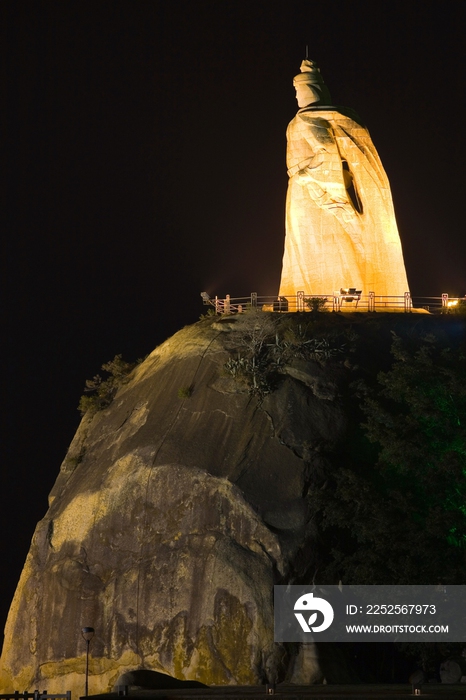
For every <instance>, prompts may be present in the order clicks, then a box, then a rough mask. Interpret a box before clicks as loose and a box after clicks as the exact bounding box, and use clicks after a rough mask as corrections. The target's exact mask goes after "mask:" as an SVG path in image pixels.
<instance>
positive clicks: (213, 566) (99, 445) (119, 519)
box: [1, 320, 346, 695]
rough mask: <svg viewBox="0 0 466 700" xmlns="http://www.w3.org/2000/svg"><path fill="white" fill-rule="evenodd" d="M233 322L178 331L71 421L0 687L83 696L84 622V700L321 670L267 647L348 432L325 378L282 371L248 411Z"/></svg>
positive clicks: (311, 366) (303, 364)
mask: <svg viewBox="0 0 466 700" xmlns="http://www.w3.org/2000/svg"><path fill="white" fill-rule="evenodd" d="M232 328H234V323H233V322H229V324H225V325H224V326H223V327H222V324H221V323H218V322H217V323H215V324H212V323H210V321H209V320H206V321H201V322H199V323H198V324H195V325H194V326H191V327H188V328H186V329H184V330H182V331H180V332H179V333H177V334H176V335H174V336H173V337H172V338H170V339H169V340H167V341H166V342H165V343H164V344H163V345H161V346H160V347H159V348H157V349H156V350H154V352H152V354H151V355H150V356H149V357H148V358H147V359H146V360H145V361H144V362H143V363H142V364H140V365H139V366H137V367H136V369H135V370H134V371H133V373H132V374H131V375H130V377H129V378H128V381H126V383H124V384H122V385H121V387H120V388H119V390H118V392H117V394H116V396H115V398H114V400H113V402H112V403H111V405H110V406H109V407H108V408H106V409H105V410H103V411H99V412H97V413H95V414H94V415H89V414H87V415H86V416H84V418H83V420H82V422H81V425H80V427H79V429H78V431H77V433H76V436H75V438H74V439H73V442H72V443H71V446H70V448H69V451H68V454H67V456H66V458H65V460H64V462H63V464H62V466H61V470H60V473H59V476H58V478H57V481H56V483H55V486H54V487H53V490H52V492H51V494H50V507H49V510H48V512H47V514H46V516H45V517H44V519H43V520H42V521H41V522H40V523H39V524H38V526H37V529H36V532H35V534H34V537H33V540H32V544H31V549H30V552H29V555H28V557H27V561H26V563H25V566H24V570H23V573H22V576H21V579H20V582H19V585H18V588H17V591H16V594H15V598H14V600H13V603H12V606H11V610H10V614H9V618H8V622H7V626H6V634H5V645H4V649H3V655H2V676H1V679H2V683H1V685H2V687H3V689H4V690H5V691H9V690H12V689H15V688H19V689H21V690H22V689H24V688H29V689H30V688H35V687H41V688H42V687H47V688H52V686H53V692H61V691H63V690H66V689H71V690H72V691H73V692H76V693H78V695H79V694H81V693H82V690H83V686H84V682H83V674H84V668H85V643H84V641H83V639H82V638H81V636H80V630H81V628H82V627H83V626H86V625H92V626H93V627H94V628H95V630H96V636H95V638H94V640H93V641H92V643H91V661H90V680H89V692H90V693H91V694H92V693H97V692H105V691H106V690H108V689H110V688H111V687H112V686H113V685H114V684H115V682H116V681H117V679H118V678H119V677H120V676H121V675H122V674H124V673H126V672H130V671H133V670H136V669H149V670H153V671H159V672H162V673H167V674H170V675H172V676H175V677H177V678H179V679H191V680H198V681H201V682H203V683H207V684H256V683H261V682H265V681H267V680H268V681H269V682H273V681H280V680H284V679H285V678H287V679H288V680H291V678H292V677H293V673H294V674H295V676H296V677H299V679H300V682H303V680H305V681H307V682H312V681H313V680H318V679H319V678H320V677H321V676H322V671H321V669H320V668H319V663H318V658H317V657H316V654H315V653H314V652H312V653H309V654H307V656H309V659H307V657H306V658H305V656H306V655H303V654H301V655H300V656H299V658H298V657H297V656H296V655H295V656H294V657H292V656H290V652H289V651H288V650H286V649H284V648H283V647H281V646H280V645H276V644H274V642H273V607H272V593H273V584H274V583H283V582H287V581H289V582H293V581H294V580H296V577H299V576H302V575H303V574H304V572H305V571H306V567H309V566H310V564H311V562H312V541H313V536H314V534H313V529H312V526H311V524H310V516H311V513H310V510H311V509H312V488H313V483H315V482H316V481H318V480H319V478H320V475H321V474H322V472H324V471H325V461H326V459H327V457H328V456H329V455H330V454H331V453H332V452H333V451H334V450H335V449H336V446H337V445H338V443H339V442H340V441H341V439H342V438H343V436H344V434H345V428H346V420H345V414H344V409H343V406H342V402H341V399H340V398H339V377H338V372H337V373H333V374H329V373H326V372H325V371H323V369H322V367H321V366H320V365H319V364H318V363H317V362H312V361H304V360H296V361H293V362H290V363H289V364H288V366H285V367H283V368H282V370H281V371H282V378H281V381H280V383H279V384H278V386H277V388H276V389H275V391H273V392H272V393H270V394H268V395H267V396H266V397H265V398H264V400H263V402H262V403H260V402H258V400H257V398H255V397H252V396H250V395H249V394H248V392H247V391H246V390H245V388H244V387H243V386H241V384H238V382H235V381H234V380H233V379H232V378H231V377H228V376H224V372H223V367H224V364H225V362H226V360H227V359H228V357H229V356H230V355H229V351H228V350H227V349H226V348H227V347H229V346H228V342H229V337H230V336H231V332H232V330H231V329H232ZM230 345H231V337H230ZM230 352H231V350H230ZM186 388H189V391H188V390H187V389H186ZM180 389H181V391H180ZM310 494H311V496H310ZM294 666H296V668H295V669H294ZM298 667H299V668H298ZM293 669H294V670H293Z"/></svg>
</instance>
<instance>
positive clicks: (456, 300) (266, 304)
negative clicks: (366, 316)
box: [202, 289, 466, 314]
mask: <svg viewBox="0 0 466 700" xmlns="http://www.w3.org/2000/svg"><path fill="white" fill-rule="evenodd" d="M202 296H203V300H204V304H205V305H210V306H213V307H214V309H215V311H216V313H218V314H236V313H243V312H245V311H248V310H249V309H258V310H262V311H274V312H278V313H293V312H300V311H310V310H311V309H312V308H319V309H320V310H323V311H335V312H345V311H355V310H356V309H357V310H358V311H367V312H372V311H373V312H376V311H379V312H383V311H388V312H389V311H403V312H404V313H410V312H411V311H412V310H413V309H424V310H425V311H429V312H434V313H435V312H441V311H448V310H449V309H452V310H453V309H454V308H455V307H456V306H457V305H458V304H460V303H466V298H460V297H449V296H448V294H442V295H441V296H438V297H412V296H411V294H410V292H405V293H404V294H403V296H401V295H385V296H383V295H379V294H375V292H369V294H367V295H364V294H361V292H359V291H357V290H355V289H350V290H342V291H340V292H333V293H331V294H312V295H310V294H309V295H308V294H306V293H305V292H303V291H298V292H297V293H296V295H288V296H286V297H284V296H282V297H276V296H259V295H258V294H257V292H252V293H251V294H250V295H249V296H248V297H231V296H230V295H229V294H227V295H226V296H225V297H224V298H223V299H222V298H220V297H218V296H215V297H208V295H206V294H205V292H203V295H202ZM315 300H321V301H320V302H319V301H315Z"/></svg>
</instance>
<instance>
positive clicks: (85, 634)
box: [81, 627, 95, 698]
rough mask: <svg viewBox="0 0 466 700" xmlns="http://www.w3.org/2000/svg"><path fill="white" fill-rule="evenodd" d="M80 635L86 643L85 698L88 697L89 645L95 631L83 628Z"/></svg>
mask: <svg viewBox="0 0 466 700" xmlns="http://www.w3.org/2000/svg"><path fill="white" fill-rule="evenodd" d="M81 634H82V637H83V639H84V640H85V642H86V686H85V691H84V696H85V697H86V698H87V696H88V695H89V645H90V643H91V639H92V637H93V636H94V635H95V630H94V628H93V627H83V628H82V630H81Z"/></svg>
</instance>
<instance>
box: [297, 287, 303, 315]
mask: <svg viewBox="0 0 466 700" xmlns="http://www.w3.org/2000/svg"><path fill="white" fill-rule="evenodd" d="M296 311H304V292H296Z"/></svg>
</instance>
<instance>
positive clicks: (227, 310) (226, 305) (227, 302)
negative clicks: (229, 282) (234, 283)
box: [225, 294, 230, 314]
mask: <svg viewBox="0 0 466 700" xmlns="http://www.w3.org/2000/svg"><path fill="white" fill-rule="evenodd" d="M225 313H226V314H229V313H230V295H229V294H227V295H226V297H225Z"/></svg>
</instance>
